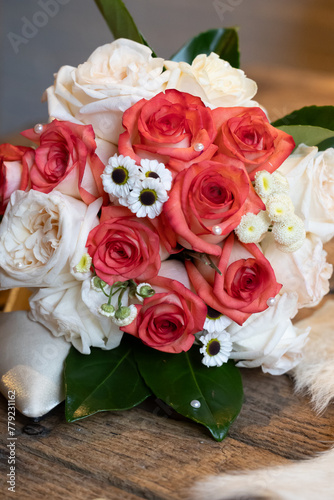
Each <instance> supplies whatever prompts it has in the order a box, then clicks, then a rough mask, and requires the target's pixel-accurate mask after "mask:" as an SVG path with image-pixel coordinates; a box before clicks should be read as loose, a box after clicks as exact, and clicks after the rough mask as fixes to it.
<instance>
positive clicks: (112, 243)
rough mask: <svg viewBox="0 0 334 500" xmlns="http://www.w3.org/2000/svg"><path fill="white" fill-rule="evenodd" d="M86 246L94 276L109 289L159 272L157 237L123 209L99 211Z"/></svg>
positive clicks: (148, 226) (144, 279)
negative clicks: (97, 221)
mask: <svg viewBox="0 0 334 500" xmlns="http://www.w3.org/2000/svg"><path fill="white" fill-rule="evenodd" d="M86 246H87V248H88V253H89V255H90V256H91V257H92V259H93V265H94V269H95V272H96V274H97V276H99V278H101V279H102V280H103V281H105V282H106V283H108V284H109V285H112V284H113V283H114V282H115V281H127V280H129V279H136V280H138V281H146V280H149V279H151V278H153V277H154V276H156V275H157V274H158V271H159V269H160V255H159V250H160V243H159V237H158V235H157V233H156V232H155V231H154V229H153V227H150V224H149V222H148V221H146V220H141V219H137V217H136V216H135V215H134V214H133V213H132V212H130V210H128V209H127V208H125V207H113V206H108V207H104V208H102V215H101V220H100V224H99V225H98V226H96V227H95V228H94V229H92V231H91V232H90V233H89V236H88V240H87V245H86Z"/></svg>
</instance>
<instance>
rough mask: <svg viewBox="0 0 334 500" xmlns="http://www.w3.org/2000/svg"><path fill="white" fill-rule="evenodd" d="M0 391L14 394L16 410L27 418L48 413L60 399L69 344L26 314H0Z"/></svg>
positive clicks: (61, 398)
mask: <svg viewBox="0 0 334 500" xmlns="http://www.w3.org/2000/svg"><path fill="white" fill-rule="evenodd" d="M0 346H1V348H0V390H1V392H2V394H3V395H4V396H5V398H7V397H8V392H9V391H15V405H16V408H17V409H18V410H19V411H20V412H21V413H23V415H26V416H27V417H32V418H37V417H41V416H42V415H45V414H46V413H48V412H49V411H50V410H52V408H54V407H55V406H57V405H58V404H59V403H60V402H61V401H63V400H64V387H63V386H64V384H63V368H64V361H65V358H66V357H67V355H68V353H69V350H70V347H71V344H69V343H68V342H66V340H65V339H64V338H63V337H60V338H58V337H54V336H53V335H52V334H51V332H50V331H49V330H47V329H46V328H45V327H44V326H43V325H41V324H40V323H36V322H35V321H31V320H30V319H29V318H28V315H27V311H15V312H10V313H1V314H0Z"/></svg>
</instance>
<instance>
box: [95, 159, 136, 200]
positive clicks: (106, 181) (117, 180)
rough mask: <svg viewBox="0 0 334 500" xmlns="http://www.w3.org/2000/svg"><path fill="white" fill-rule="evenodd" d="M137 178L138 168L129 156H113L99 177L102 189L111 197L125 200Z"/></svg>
mask: <svg viewBox="0 0 334 500" xmlns="http://www.w3.org/2000/svg"><path fill="white" fill-rule="evenodd" d="M138 177H139V167H138V165H136V162H135V160H133V159H132V158H130V156H125V157H124V156H123V155H119V156H118V155H117V154H115V155H114V156H112V157H111V158H109V160H108V165H107V166H106V168H105V169H104V171H103V174H102V175H101V179H102V183H103V189H104V191H105V192H106V193H108V194H109V195H111V196H117V198H125V197H126V196H127V195H128V194H129V192H130V190H131V189H132V187H133V185H134V184H135V182H136V180H138Z"/></svg>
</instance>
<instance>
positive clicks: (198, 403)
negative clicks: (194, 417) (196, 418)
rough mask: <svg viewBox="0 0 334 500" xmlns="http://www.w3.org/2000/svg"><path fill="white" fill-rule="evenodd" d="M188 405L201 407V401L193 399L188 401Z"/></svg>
mask: <svg viewBox="0 0 334 500" xmlns="http://www.w3.org/2000/svg"><path fill="white" fill-rule="evenodd" d="M190 406H192V407H193V408H200V407H201V403H200V402H199V401H198V400H197V399H193V400H192V401H191V402H190Z"/></svg>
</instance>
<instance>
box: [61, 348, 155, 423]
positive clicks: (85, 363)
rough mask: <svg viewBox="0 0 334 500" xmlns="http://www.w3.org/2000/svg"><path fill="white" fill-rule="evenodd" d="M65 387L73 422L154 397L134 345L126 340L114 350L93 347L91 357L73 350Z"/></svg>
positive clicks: (68, 417) (68, 409)
mask: <svg viewBox="0 0 334 500" xmlns="http://www.w3.org/2000/svg"><path fill="white" fill-rule="evenodd" d="M65 388H66V410H65V412H66V419H67V421H69V422H73V421H75V420H78V419H80V418H84V417H87V416H88V415H92V414H93V413H96V412H98V411H104V410H111V411H115V410H126V409H129V408H133V407H134V406H136V405H138V404H139V403H141V402H142V401H144V400H145V399H146V398H147V397H148V396H150V395H151V392H150V390H149V389H148V387H147V386H146V385H145V383H144V381H143V379H142V378H141V376H140V374H139V372H138V368H137V365H136V362H135V360H134V357H133V354H132V346H131V344H129V343H128V342H123V341H122V343H121V345H120V346H119V347H117V348H116V349H112V350H111V351H104V350H102V349H97V348H93V349H92V350H91V354H89V355H86V354H81V353H79V352H78V351H77V350H76V349H75V348H74V347H72V349H71V350H70V353H69V355H68V357H67V359H66V362H65Z"/></svg>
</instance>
